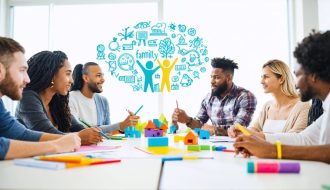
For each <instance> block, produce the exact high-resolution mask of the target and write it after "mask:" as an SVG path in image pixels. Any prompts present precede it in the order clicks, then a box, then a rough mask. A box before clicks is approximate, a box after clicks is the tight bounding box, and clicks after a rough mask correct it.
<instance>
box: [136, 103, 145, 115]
mask: <svg viewBox="0 0 330 190" xmlns="http://www.w3.org/2000/svg"><path fill="white" fill-rule="evenodd" d="M142 108H143V105H141V106H140V107H139V109H138V110H136V112H135V113H134V115H137V114H138V113H139V111H140V110H141V109H142Z"/></svg>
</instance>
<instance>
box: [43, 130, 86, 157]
mask: <svg viewBox="0 0 330 190" xmlns="http://www.w3.org/2000/svg"><path fill="white" fill-rule="evenodd" d="M49 142H50V143H51V144H53V145H54V147H55V153H63V152H72V151H76V150H78V149H79V148H80V145H81V139H80V137H79V136H78V135H77V134H74V133H71V134H67V135H64V136H63V137H61V138H58V139H56V140H53V141H49Z"/></svg>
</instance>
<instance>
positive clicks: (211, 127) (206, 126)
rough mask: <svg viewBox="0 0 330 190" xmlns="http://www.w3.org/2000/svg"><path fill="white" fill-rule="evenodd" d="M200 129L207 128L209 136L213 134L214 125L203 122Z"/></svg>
mask: <svg viewBox="0 0 330 190" xmlns="http://www.w3.org/2000/svg"><path fill="white" fill-rule="evenodd" d="M201 130H207V131H209V132H210V136H213V135H214V134H215V127H214V126H213V125H208V124H204V125H203V126H202V128H201Z"/></svg>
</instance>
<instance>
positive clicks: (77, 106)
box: [69, 90, 97, 126]
mask: <svg viewBox="0 0 330 190" xmlns="http://www.w3.org/2000/svg"><path fill="white" fill-rule="evenodd" d="M69 106H70V110H71V114H72V115H73V116H74V117H75V118H76V119H77V120H78V119H82V120H84V121H85V122H87V123H88V124H90V125H92V126H95V125H97V111H96V103H95V100H94V98H87V97H86V96H84V95H83V94H82V93H81V92H80V90H76V91H71V92H70V96H69Z"/></svg>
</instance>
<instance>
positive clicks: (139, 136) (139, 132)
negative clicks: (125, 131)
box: [134, 130, 141, 138]
mask: <svg viewBox="0 0 330 190" xmlns="http://www.w3.org/2000/svg"><path fill="white" fill-rule="evenodd" d="M134 136H135V138H141V131H138V130H135V131H134Z"/></svg>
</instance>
